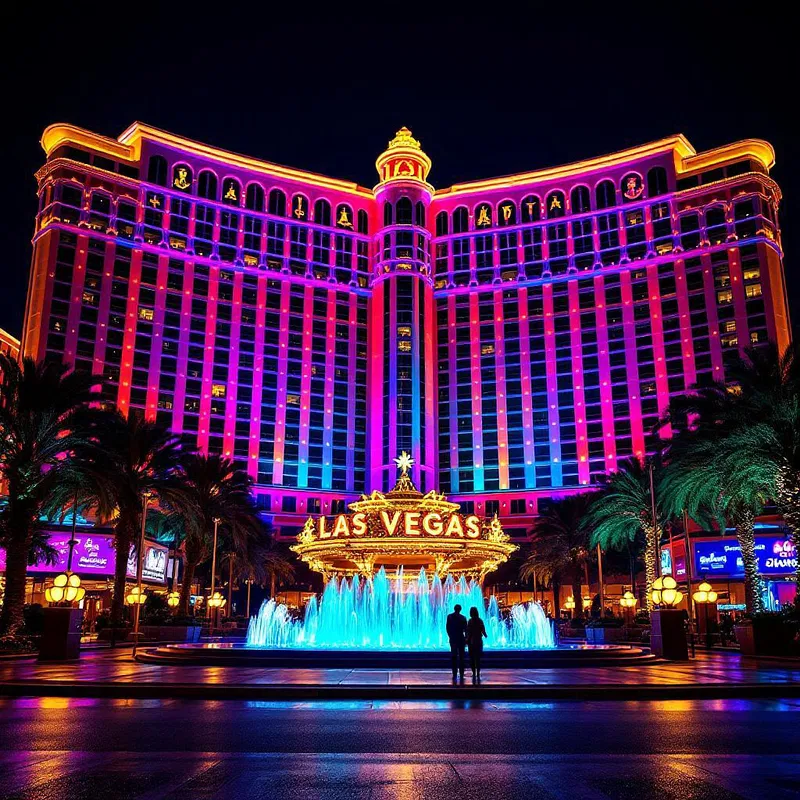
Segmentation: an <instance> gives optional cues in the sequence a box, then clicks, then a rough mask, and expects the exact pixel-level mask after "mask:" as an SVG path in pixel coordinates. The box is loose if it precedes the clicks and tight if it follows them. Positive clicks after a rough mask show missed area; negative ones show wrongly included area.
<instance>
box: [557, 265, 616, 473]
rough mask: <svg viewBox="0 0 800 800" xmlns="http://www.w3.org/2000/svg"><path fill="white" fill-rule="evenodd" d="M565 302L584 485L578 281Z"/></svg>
mask: <svg viewBox="0 0 800 800" xmlns="http://www.w3.org/2000/svg"><path fill="white" fill-rule="evenodd" d="M567 301H568V303H569V341H570V349H571V350H572V398H573V403H574V415H575V444H576V453H577V459H578V482H579V483H581V484H585V483H588V482H589V442H588V440H587V425H586V394H585V392H584V375H583V346H582V343H581V310H580V299H579V297H578V281H570V282H569V283H568V284H567ZM601 383H602V381H601ZM609 393H610V390H609ZM559 411H560V409H559Z"/></svg>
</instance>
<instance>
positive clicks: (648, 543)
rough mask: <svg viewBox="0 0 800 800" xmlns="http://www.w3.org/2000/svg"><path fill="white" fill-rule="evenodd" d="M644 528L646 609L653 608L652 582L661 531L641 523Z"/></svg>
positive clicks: (653, 581) (654, 574)
mask: <svg viewBox="0 0 800 800" xmlns="http://www.w3.org/2000/svg"><path fill="white" fill-rule="evenodd" d="M642 528H643V529H644V541H645V546H644V577H645V584H646V586H645V591H646V592H647V598H646V602H647V610H648V611H652V610H653V598H652V591H653V584H654V583H655V580H656V564H657V563H658V562H657V560H656V559H657V550H658V541H659V539H660V538H661V535H660V534H661V532H660V531H659V530H658V529H656V528H654V527H653V526H652V525H647V524H644V525H642Z"/></svg>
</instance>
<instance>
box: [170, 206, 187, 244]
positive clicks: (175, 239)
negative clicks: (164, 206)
mask: <svg viewBox="0 0 800 800" xmlns="http://www.w3.org/2000/svg"><path fill="white" fill-rule="evenodd" d="M191 209H192V205H191V203H190V202H189V201H188V200H183V199H181V198H179V197H173V198H172V199H171V200H170V201H169V229H170V232H171V233H173V234H177V236H170V247H172V248H174V249H175V250H185V249H186V234H187V233H188V232H189V214H190V213H191Z"/></svg>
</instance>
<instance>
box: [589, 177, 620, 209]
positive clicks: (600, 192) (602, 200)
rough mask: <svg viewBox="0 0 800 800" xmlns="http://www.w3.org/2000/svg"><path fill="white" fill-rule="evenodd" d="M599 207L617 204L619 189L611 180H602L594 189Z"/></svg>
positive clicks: (595, 199)
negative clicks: (615, 187)
mask: <svg viewBox="0 0 800 800" xmlns="http://www.w3.org/2000/svg"><path fill="white" fill-rule="evenodd" d="M594 201H595V205H596V206H597V208H613V207H614V206H615V205H616V204H617V191H616V189H614V184H613V183H612V182H611V181H600V183H598V184H597V186H596V187H595V190H594Z"/></svg>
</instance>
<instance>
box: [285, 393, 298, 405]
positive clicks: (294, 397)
mask: <svg viewBox="0 0 800 800" xmlns="http://www.w3.org/2000/svg"><path fill="white" fill-rule="evenodd" d="M286 405H287V406H299V405H300V395H299V394H287V395H286Z"/></svg>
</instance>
